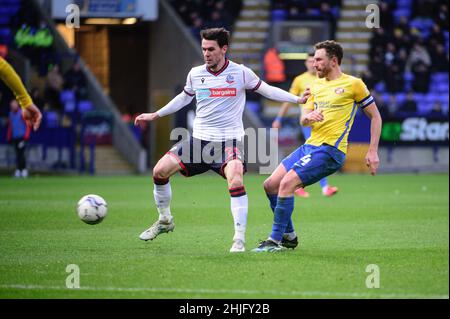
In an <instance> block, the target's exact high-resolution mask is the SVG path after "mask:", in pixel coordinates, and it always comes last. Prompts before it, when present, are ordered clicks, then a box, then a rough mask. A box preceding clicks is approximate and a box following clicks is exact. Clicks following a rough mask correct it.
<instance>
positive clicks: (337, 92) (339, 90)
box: [334, 88, 344, 95]
mask: <svg viewBox="0 0 450 319" xmlns="http://www.w3.org/2000/svg"><path fill="white" fill-rule="evenodd" d="M334 93H336V94H339V95H340V94H342V93H344V89H343V88H337V89H336V90H334Z"/></svg>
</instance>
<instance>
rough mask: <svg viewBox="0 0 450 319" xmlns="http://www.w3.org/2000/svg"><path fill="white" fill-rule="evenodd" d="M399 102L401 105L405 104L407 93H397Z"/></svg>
mask: <svg viewBox="0 0 450 319" xmlns="http://www.w3.org/2000/svg"><path fill="white" fill-rule="evenodd" d="M396 96H397V102H398V103H399V104H402V103H403V102H405V101H406V93H397V95H396Z"/></svg>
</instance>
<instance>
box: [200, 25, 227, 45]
mask: <svg viewBox="0 0 450 319" xmlns="http://www.w3.org/2000/svg"><path fill="white" fill-rule="evenodd" d="M200 36H201V37H202V39H205V40H215V41H217V44H218V45H219V47H221V48H223V46H224V45H229V43H230V31H228V30H227V29H225V28H211V29H205V30H202V31H200Z"/></svg>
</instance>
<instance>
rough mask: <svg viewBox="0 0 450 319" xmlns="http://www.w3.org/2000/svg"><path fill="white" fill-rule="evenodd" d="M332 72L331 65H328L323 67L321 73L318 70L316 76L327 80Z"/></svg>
mask: <svg viewBox="0 0 450 319" xmlns="http://www.w3.org/2000/svg"><path fill="white" fill-rule="evenodd" d="M330 72H331V67H330V66H329V65H326V66H324V67H323V69H322V70H321V71H319V70H316V74H317V76H318V77H319V78H321V79H322V78H325V77H327V75H328V74H329V73H330Z"/></svg>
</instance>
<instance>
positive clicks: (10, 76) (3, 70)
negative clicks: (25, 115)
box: [0, 57, 33, 109]
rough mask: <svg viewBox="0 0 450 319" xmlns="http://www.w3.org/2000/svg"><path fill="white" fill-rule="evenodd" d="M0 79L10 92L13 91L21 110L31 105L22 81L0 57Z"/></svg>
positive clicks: (31, 102)
mask: <svg viewBox="0 0 450 319" xmlns="http://www.w3.org/2000/svg"><path fill="white" fill-rule="evenodd" d="M0 79H1V80H2V81H3V82H5V83H6V85H7V86H8V87H9V88H10V89H11V91H13V93H14V95H15V97H16V99H17V101H18V102H19V104H20V106H21V107H22V108H23V109H25V108H27V107H28V106H30V105H31V104H33V101H32V99H31V97H30V95H29V94H28V92H27V89H26V88H25V86H24V85H23V83H22V80H21V79H20V78H19V76H18V75H17V73H16V71H14V69H13V68H12V66H11V65H10V64H9V63H8V62H7V61H6V60H5V59H3V58H2V57H0Z"/></svg>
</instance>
